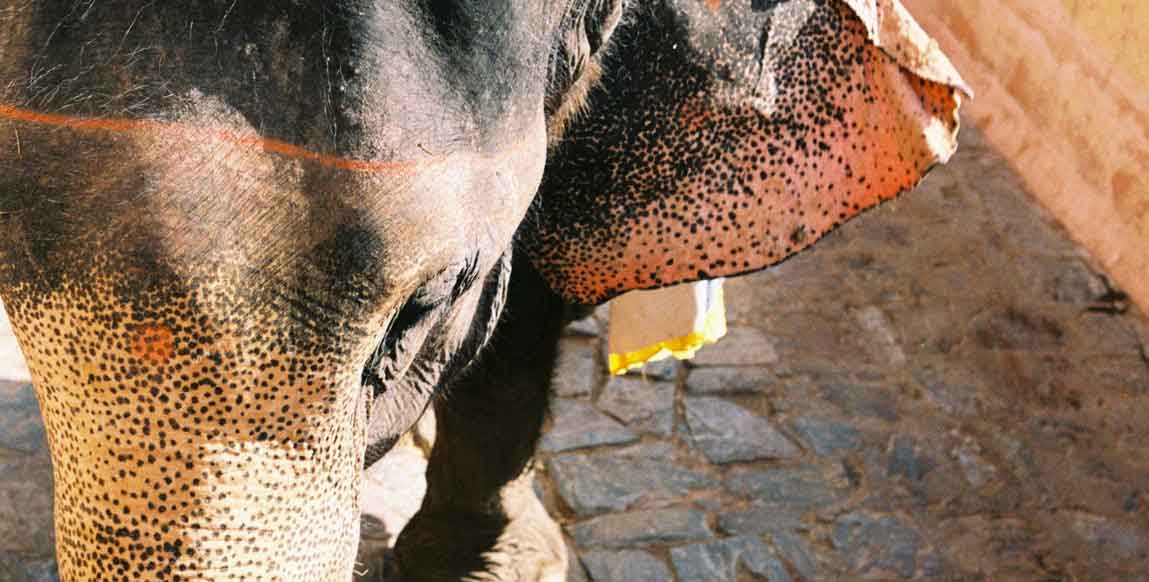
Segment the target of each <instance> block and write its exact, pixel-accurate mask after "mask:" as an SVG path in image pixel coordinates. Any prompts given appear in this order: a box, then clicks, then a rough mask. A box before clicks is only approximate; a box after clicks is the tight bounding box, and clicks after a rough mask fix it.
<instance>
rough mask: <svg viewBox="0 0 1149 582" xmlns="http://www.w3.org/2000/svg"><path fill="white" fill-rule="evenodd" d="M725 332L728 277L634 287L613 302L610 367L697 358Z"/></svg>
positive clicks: (620, 371)
mask: <svg viewBox="0 0 1149 582" xmlns="http://www.w3.org/2000/svg"><path fill="white" fill-rule="evenodd" d="M724 335H726V307H725V305H724V304H723V302H722V279H715V280H712V281H699V282H697V283H689V284H684V285H675V286H673V287H665V288H663V289H656V290H654V291H632V292H630V293H627V294H625V295H622V296H620V297H618V298H616V299H614V300H613V301H611V302H610V333H609V336H608V346H609V350H610V358H609V366H610V373H611V374H625V373H626V372H627V371H628V370H633V369H636V368H640V367H642V365H643V364H645V363H647V362H654V361H657V360H661V359H664V358H668V357H670V356H674V357H676V358H678V359H680V360H684V359H688V358H692V357H694V354H695V352H697V351H698V349H699V348H701V347H702V346H704V345H706V344H710V343H714V342H716V341H718V339H719V338H721V337H722V336H724Z"/></svg>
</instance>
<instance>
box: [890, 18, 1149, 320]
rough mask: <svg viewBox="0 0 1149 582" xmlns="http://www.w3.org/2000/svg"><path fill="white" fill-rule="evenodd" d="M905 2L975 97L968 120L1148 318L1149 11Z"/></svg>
mask: <svg viewBox="0 0 1149 582" xmlns="http://www.w3.org/2000/svg"><path fill="white" fill-rule="evenodd" d="M904 3H905V5H906V6H907V7H908V8H909V9H910V11H911V12H912V13H913V14H914V15H915V17H917V19H918V21H919V22H920V23H921V24H922V26H923V27H924V28H925V29H926V30H927V31H929V32H930V34H932V35H933V36H934V37H935V38H936V39H937V40H938V42H939V43H940V44H941V46H942V48H943V49H944V50H945V51H946V53H947V54H949V56H950V58H951V59H952V60H953V61H954V64H955V65H956V66H957V67H958V69H959V70H960V71H961V72H962V74H963V75H964V76H965V78H966V80H967V81H968V82H969V84H970V85H971V86H972V87H973V89H974V91H976V92H977V98H976V99H974V101H973V102H972V103H970V104H969V106H968V107H967V108H966V110H965V117H964V119H965V120H966V122H967V123H973V124H974V125H977V126H978V127H979V128H981V129H982V130H983V131H984V133H985V135H986V138H987V139H988V140H989V141H990V142H991V143H992V144H993V146H994V147H995V148H997V149H998V151H1000V153H1001V154H1002V155H1003V156H1005V157H1006V159H1008V160H1009V162H1010V163H1011V164H1012V165H1013V166H1014V168H1015V169H1016V170H1017V171H1018V173H1020V174H1021V176H1022V177H1023V179H1024V180H1025V181H1026V183H1027V186H1028V188H1029V191H1030V193H1031V194H1032V195H1033V196H1034V197H1036V198H1037V199H1038V200H1039V201H1040V202H1041V203H1042V204H1043V205H1044V206H1045V207H1046V208H1047V209H1049V210H1050V212H1051V213H1052V214H1053V215H1054V216H1055V217H1056V218H1057V219H1058V220H1060V221H1061V223H1062V224H1064V225H1065V227H1066V228H1067V229H1068V230H1069V232H1070V233H1071V235H1072V236H1073V237H1074V238H1076V239H1077V241H1078V242H1080V243H1081V244H1082V245H1083V246H1084V247H1085V248H1087V249H1088V250H1089V251H1090V253H1092V254H1093V256H1094V258H1096V259H1097V261H1098V262H1099V263H1100V264H1101V265H1102V266H1103V267H1104V268H1105V269H1106V270H1107V271H1108V273H1109V274H1110V276H1111V277H1112V278H1113V279H1114V280H1115V281H1116V283H1117V284H1118V285H1119V286H1120V287H1122V288H1123V289H1124V290H1125V291H1126V292H1128V293H1129V294H1130V295H1131V296H1132V297H1133V298H1134V300H1135V301H1136V302H1137V303H1138V304H1140V306H1141V308H1142V309H1143V310H1147V311H1149V80H1147V79H1149V64H1147V62H1149V61H1147V60H1146V59H1149V56H1147V55H1149V46H1147V45H1149V42H1146V32H1145V29H1146V27H1145V22H1146V21H1147V20H1146V19H1149V7H1147V6H1149V3H1144V2H1141V1H1140V0H1138V1H1136V2H1134V1H1130V0H1095V1H1093V2H1079V1H1077V0H1062V1H1061V2H1051V1H1049V0H962V1H960V2H954V1H953V0H904Z"/></svg>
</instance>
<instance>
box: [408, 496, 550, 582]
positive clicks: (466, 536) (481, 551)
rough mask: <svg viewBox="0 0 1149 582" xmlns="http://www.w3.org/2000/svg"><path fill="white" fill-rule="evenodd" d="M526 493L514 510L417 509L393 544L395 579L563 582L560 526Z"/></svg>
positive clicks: (441, 581) (440, 581)
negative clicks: (396, 567)
mask: <svg viewBox="0 0 1149 582" xmlns="http://www.w3.org/2000/svg"><path fill="white" fill-rule="evenodd" d="M525 493H526V494H525V495H519V496H518V497H520V499H518V500H517V501H516V505H517V506H518V507H516V508H515V509H516V511H513V512H504V511H499V512H496V513H494V514H488V513H483V514H479V513H463V512H457V511H447V510H438V511H432V512H425V511H423V510H420V512H419V513H418V514H416V515H415V517H413V518H412V519H411V521H410V522H409V523H408V524H407V527H406V528H404V529H403V531H402V533H400V534H399V539H398V542H397V544H396V546H395V558H396V563H397V566H398V574H399V576H398V582H564V581H565V580H566V572H567V556H566V545H565V544H564V543H563V537H562V531H561V530H560V529H559V526H558V524H557V523H555V522H554V520H552V519H551V518H550V516H549V515H547V512H546V509H544V508H543V505H542V503H540V502H539V500H538V499H537V498H535V496H534V494H533V492H530V491H529V489H528V490H527V492H525Z"/></svg>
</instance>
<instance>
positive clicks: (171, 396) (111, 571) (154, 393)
mask: <svg viewBox="0 0 1149 582" xmlns="http://www.w3.org/2000/svg"><path fill="white" fill-rule="evenodd" d="M103 281H104V279H101V278H99V277H96V278H93V279H88V280H85V281H84V282H83V284H80V283H77V282H65V283H64V284H63V285H61V286H60V288H59V289H56V290H51V291H48V290H34V289H31V288H17V289H4V294H5V301H6V305H7V307H8V308H9V310H10V311H11V316H12V322H13V326H14V328H15V331H16V335H17V338H18V339H19V341H20V344H21V347H22V349H23V351H24V353H25V356H26V359H27V361H28V363H29V367H30V369H31V370H32V373H33V377H34V381H35V384H36V389H37V395H38V397H39V400H40V405H41V410H42V412H43V415H44V418H45V424H46V427H47V430H48V437H49V444H50V447H51V452H52V460H53V468H54V477H55V519H56V532H57V540H58V544H57V557H58V561H59V565H60V572H61V575H62V578H63V579H65V580H108V579H138V580H146V579H171V578H172V577H173V576H176V575H179V576H180V578H182V579H197V580H198V579H204V580H215V579H229V580H230V579H235V578H236V577H244V576H249V577H252V578H253V579H261V580H320V581H322V580H339V581H340V582H343V581H345V580H348V579H350V576H351V570H352V568H353V564H354V554H355V546H356V543H357V539H358V536H357V529H358V507H359V504H358V489H359V482H358V481H359V473H360V472H359V468H360V465H361V463H362V455H363V451H364V447H365V443H364V434H365V404H366V403H365V401H364V399H363V398H362V391H361V390H360V388H359V384H358V375H357V374H354V373H352V374H346V373H344V372H342V371H343V370H358V368H356V367H355V366H354V363H355V362H356V361H362V360H363V359H365V357H366V355H365V348H361V347H360V345H363V346H367V345H369V342H368V341H366V340H364V339H362V338H360V340H356V339H354V337H355V336H356V334H354V333H352V334H348V335H349V336H352V339H351V340H350V341H347V342H340V341H338V340H331V341H329V340H330V338H326V337H322V335H321V334H316V333H302V332H295V333H289V334H283V333H282V332H281V331H280V332H277V331H274V330H284V329H288V328H287V327H286V326H285V325H284V322H283V321H282V317H283V315H281V314H280V313H281V311H280V310H278V309H271V308H267V309H261V308H257V307H252V306H250V305H246V306H245V305H243V304H242V303H237V302H236V300H235V299H236V298H235V297H234V296H231V295H229V294H227V293H220V292H214V291H200V292H194V293H191V292H189V293H177V292H168V293H163V292H157V294H155V295H152V294H150V293H143V294H141V295H139V296H135V297H131V298H126V297H117V296H115V295H114V291H110V290H109V288H110V287H111V285H105V284H104V283H103ZM121 288H122V287H121ZM225 307H226V309H225ZM229 313H230V314H236V315H228V314H229Z"/></svg>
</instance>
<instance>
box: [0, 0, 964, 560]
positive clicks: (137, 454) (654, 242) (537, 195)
mask: <svg viewBox="0 0 1149 582" xmlns="http://www.w3.org/2000/svg"><path fill="white" fill-rule="evenodd" d="M965 91H966V90H965V89H964V86H963V85H962V83H961V80H960V78H959V77H958V76H957V74H956V73H955V72H954V71H953V70H952V68H950V67H949V64H948V62H947V61H946V60H945V58H944V56H942V55H940V54H939V53H937V52H936V48H934V47H933V45H932V44H931V43H930V41H929V39H928V37H926V36H925V35H924V33H922V31H921V30H920V29H918V28H917V27H916V25H915V24H914V23H913V21H912V19H910V18H909V16H908V14H906V13H905V11H904V10H903V9H902V8H901V6H900V5H899V4H897V2H896V0H870V1H869V2H867V1H865V0H849V1H844V2H843V1H838V0H789V1H780V2H758V1H757V0H755V1H754V2H751V1H750V0H746V1H745V2H714V1H702V0H665V1H663V0H650V1H648V2H624V1H623V0H556V1H553V2H541V1H538V0H491V1H489V2H471V1H463V0H436V1H434V2H426V1H422V0H400V1H396V2H377V3H370V2H350V1H341V2H326V3H306V2H304V3H300V2H291V3H287V2H267V3H264V2H251V3H236V2H231V1H225V0H202V1H194V2H179V3H175V2H169V3H156V2H151V3H148V2H137V1H129V0H113V1H109V2H87V3H75V2H62V1H49V0H38V1H37V0H33V1H27V2H9V3H7V4H5V5H3V6H0V136H3V140H4V141H3V145H0V296H2V298H3V300H4V303H5V305H6V307H7V308H8V310H9V311H10V315H11V319H12V323H13V326H14V329H15V331H16V334H17V337H18V339H19V341H20V344H21V347H22V349H23V351H24V354H25V356H26V359H27V361H28V364H29V367H30V369H31V371H32V374H33V378H34V381H35V385H36V389H37V394H38V397H39V400H40V406H41V410H42V412H43V415H44V418H45V424H46V426H47V431H48V435H49V444H50V448H51V453H52V460H53V466H54V475H55V487H56V491H55V500H56V504H55V519H56V533H57V559H58V561H59V566H60V573H61V576H62V578H63V579H64V580H68V581H80V580H83V581H87V580H144V579H157V580H233V579H257V580H292V581H294V580H338V581H345V580H348V579H350V577H351V572H352V568H353V565H354V557H355V549H356V543H357V540H358V536H357V530H358V517H359V515H358V514H359V485H360V469H361V467H362V465H363V463H364V462H365V460H370V459H372V458H376V457H377V456H378V455H379V454H382V452H385V451H386V450H387V449H388V448H389V447H390V446H391V445H392V444H393V443H394V442H395V440H396V439H397V438H398V436H399V435H401V434H402V433H403V432H405V431H406V430H407V429H408V428H409V427H410V426H411V425H412V424H413V423H414V422H415V420H417V419H418V417H419V415H420V414H422V413H423V411H424V410H425V409H426V408H427V407H428V406H429V405H431V404H432V403H433V404H434V406H435V408H436V412H437V414H438V415H439V417H440V429H439V438H438V440H437V442H436V444H435V446H434V449H433V451H432V453H431V459H430V462H429V469H428V494H427V498H426V499H425V501H424V504H423V507H422V509H421V510H420V513H419V514H418V515H416V517H415V519H414V520H413V521H412V522H411V524H410V526H409V527H408V528H407V530H405V531H404V532H403V533H402V535H401V537H400V539H399V544H398V546H397V548H396V552H397V555H398V558H399V568H400V570H401V572H402V576H403V579H404V580H459V579H483V580H486V579H498V580H552V579H561V577H562V576H563V572H565V565H564V560H565V558H564V555H563V547H562V541H561V537H560V536H559V533H558V529H557V527H556V526H555V525H554V523H553V522H552V521H550V520H549V518H547V517H546V515H545V512H544V511H543V510H542V508H541V506H540V505H539V503H538V501H537V500H536V499H535V498H534V495H533V493H532V492H531V490H530V486H529V481H530V479H529V471H528V467H529V465H530V458H531V455H532V453H533V447H534V442H535V439H536V438H537V435H538V431H539V428H540V426H541V422H542V415H543V411H544V409H545V407H546V399H547V392H548V386H549V381H550V373H551V366H552V365H553V360H554V353H555V342H556V341H557V340H556V338H557V337H558V330H559V329H560V327H561V323H562V321H563V317H564V313H565V312H567V304H568V303H587V304H589V303H596V302H600V301H603V300H605V299H607V298H609V297H611V296H614V295H617V294H618V293H621V292H625V291H627V290H630V289H640V288H652V287H658V286H663V285H669V284H674V283H680V282H687V281H693V280H698V279H702V278H710V277H718V276H728V275H735V274H739V273H743V272H748V271H753V270H757V269H761V268H765V267H768V266H769V265H771V264H774V263H776V262H778V261H781V260H783V259H785V258H786V257H788V256H790V255H791V254H793V253H796V252H798V251H799V250H801V249H802V248H805V247H806V246H808V245H809V244H811V243H812V242H814V241H815V240H816V239H817V238H818V237H820V236H821V235H822V234H824V233H826V232H827V231H829V230H830V229H832V228H833V227H835V226H837V225H838V224H840V223H841V222H843V221H845V220H847V219H848V218H850V217H852V216H853V215H855V214H857V213H858V212H860V211H862V210H864V209H866V208H868V207H871V206H873V205H875V204H877V203H878V202H880V201H881V200H885V199H888V198H891V197H893V196H895V195H896V194H898V193H899V192H901V191H903V190H905V189H907V188H909V187H911V186H913V184H914V183H916V181H917V180H918V179H920V178H921V176H922V175H923V174H924V172H925V171H927V170H928V168H929V167H930V166H932V165H933V164H935V163H937V162H939V161H944V160H945V159H946V158H947V157H948V156H949V155H950V153H951V152H952V150H953V147H954V143H955V141H954V140H955V135H956V131H957V117H956V110H957V107H958V105H959V103H960V100H961V93H963V92H965Z"/></svg>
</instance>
